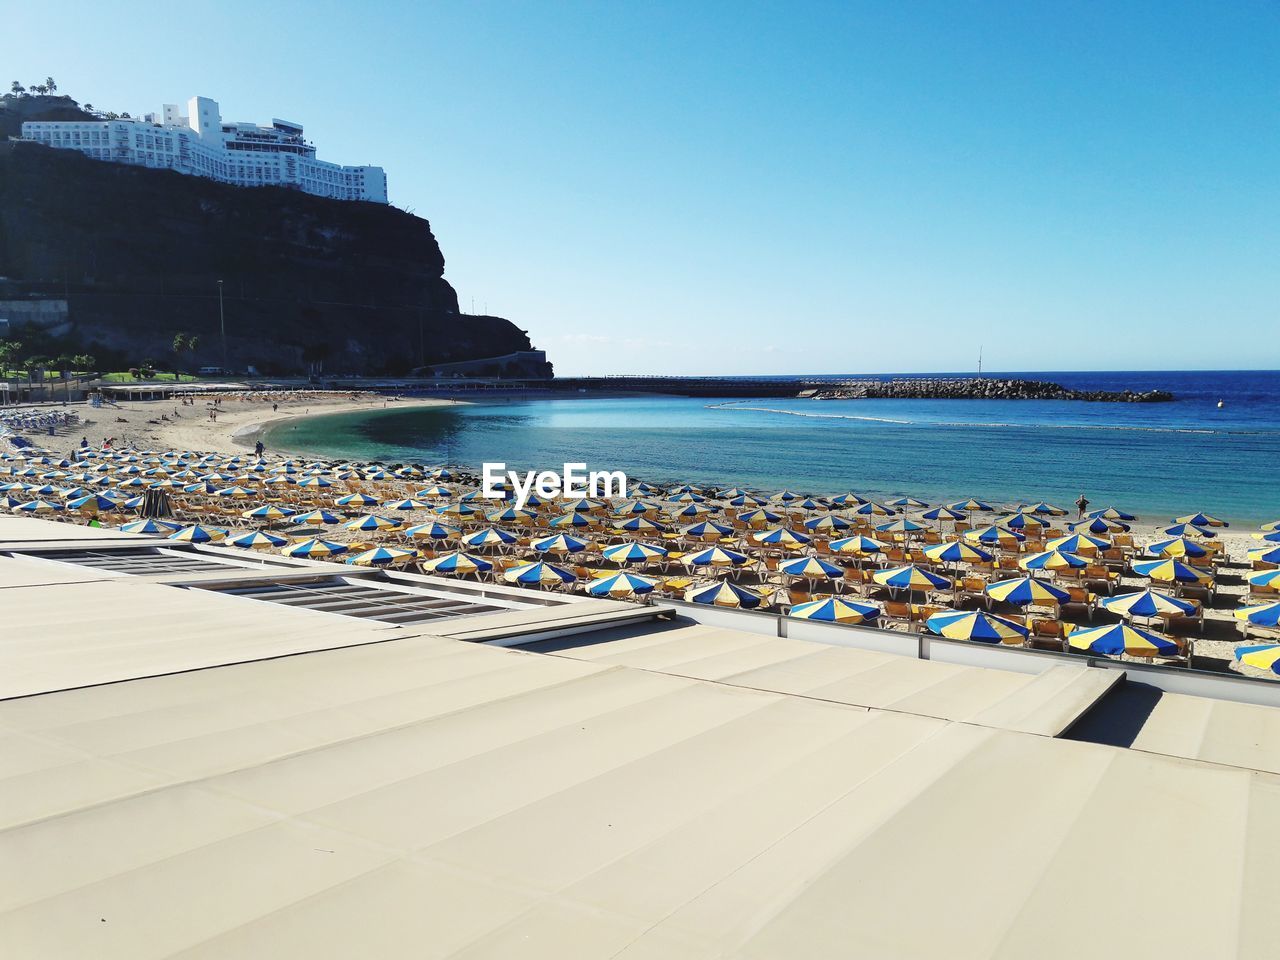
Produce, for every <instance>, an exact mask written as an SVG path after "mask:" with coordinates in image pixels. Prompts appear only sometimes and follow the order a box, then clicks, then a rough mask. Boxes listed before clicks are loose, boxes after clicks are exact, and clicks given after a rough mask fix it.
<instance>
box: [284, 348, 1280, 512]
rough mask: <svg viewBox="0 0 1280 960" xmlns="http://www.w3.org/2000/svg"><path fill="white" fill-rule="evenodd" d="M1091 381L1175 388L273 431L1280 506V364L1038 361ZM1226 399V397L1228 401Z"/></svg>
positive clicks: (313, 447) (1075, 382) (914, 485)
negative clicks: (1105, 394)
mask: <svg viewBox="0 0 1280 960" xmlns="http://www.w3.org/2000/svg"><path fill="white" fill-rule="evenodd" d="M1009 376H1019V377H1032V378H1039V379H1047V380H1054V381H1056V382H1058V383H1063V384H1065V385H1067V386H1071V387H1076V388H1079V389H1101V390H1108V389H1124V388H1126V387H1127V388H1130V389H1147V388H1153V387H1160V388H1164V389H1168V390H1171V391H1172V392H1173V393H1174V394H1175V395H1176V396H1177V398H1178V399H1177V400H1176V401H1175V402H1173V403H1165V404H1119V403H1084V402H1079V401H986V400H843V401H813V400H776V399H767V400H766V399H761V400H720V401H717V400H708V399H703V398H698V399H691V398H682V397H628V398H619V399H606V398H598V399H597V398H590V397H583V398H580V399H569V400H534V401H527V402H509V403H493V404H484V405H480V404H476V405H467V406H454V407H447V408H441V409H438V410H419V411H396V410H394V409H393V410H389V411H386V412H382V411H377V412H373V413H361V414H336V415H333V416H327V417H318V418H315V419H313V420H309V421H304V422H302V423H299V424H285V425H282V426H280V427H277V428H275V429H274V430H273V431H272V432H270V433H269V434H268V436H267V443H268V446H271V447H279V448H286V449H293V450H306V451H308V452H314V453H316V454H318V455H323V456H329V457H341V458H352V459H364V460H371V459H377V460H383V461H386V462H402V461H403V462H422V463H436V462H440V461H444V460H448V461H449V462H453V463H464V464H469V465H473V466H477V467H478V465H479V464H480V463H482V462H485V461H504V462H506V463H507V465H508V467H509V468H511V469H522V470H523V469H533V468H538V469H558V468H559V467H560V465H561V464H563V463H564V462H566V461H585V462H586V463H587V464H588V465H589V467H590V468H591V469H622V470H625V471H626V472H627V474H628V475H629V476H631V477H634V478H637V479H648V480H656V481H668V480H690V481H694V482H703V483H708V482H716V483H733V484H737V485H740V486H746V487H752V488H758V489H762V490H765V491H771V490H776V489H779V488H781V487H783V486H786V487H791V488H793V489H797V490H803V491H806V492H814V493H838V492H842V491H845V490H853V491H856V492H858V493H863V494H865V495H867V496H871V497H876V498H889V497H892V496H897V495H902V494H910V495H913V496H916V497H920V498H921V499H924V500H928V501H931V502H938V501H941V500H953V499H959V498H961V497H968V496H975V497H979V498H982V499H991V500H1015V499H1032V500H1037V499H1042V498H1043V499H1047V500H1050V501H1053V502H1057V503H1059V504H1061V505H1063V506H1067V505H1069V503H1070V502H1071V501H1073V500H1074V499H1075V498H1076V497H1077V496H1079V494H1080V493H1081V492H1082V491H1083V492H1085V493H1086V494H1087V495H1088V497H1089V499H1090V500H1092V501H1093V502H1094V503H1095V504H1096V505H1098V506H1102V505H1105V504H1112V503H1113V504H1116V505H1118V506H1121V507H1123V508H1125V509H1129V510H1132V511H1134V512H1137V513H1140V514H1143V515H1144V516H1150V517H1152V518H1153V519H1159V518H1162V517H1164V516H1169V517H1172V516H1174V515H1175V514H1181V513H1189V512H1192V511H1194V510H1204V511H1206V512H1209V513H1214V514H1218V515H1220V516H1224V517H1227V518H1229V519H1232V520H1234V521H1240V522H1256V521H1261V520H1269V519H1275V518H1276V517H1280V482H1277V466H1278V465H1280V372H1209V373H1203V372H1199V373H1180V372H1174V373H1106V374H1100V373H1088V374H1085V373H1036V374H1032V373H1028V374H1010V375H1009ZM1220 400H1221V401H1223V403H1224V406H1223V408H1222V409H1218V407H1217V404H1218V402H1219V401H1220Z"/></svg>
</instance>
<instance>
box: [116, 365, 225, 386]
mask: <svg viewBox="0 0 1280 960" xmlns="http://www.w3.org/2000/svg"><path fill="white" fill-rule="evenodd" d="M146 374H150V376H146ZM199 379H200V377H197V376H195V375H193V374H190V373H165V372H162V371H159V370H142V369H141V368H135V369H133V370H117V371H115V372H113V373H104V374H102V381H103V382H104V383H137V382H138V381H139V380H146V381H147V382H148V383H194V382H196V381H197V380H199ZM224 379H225V378H224Z"/></svg>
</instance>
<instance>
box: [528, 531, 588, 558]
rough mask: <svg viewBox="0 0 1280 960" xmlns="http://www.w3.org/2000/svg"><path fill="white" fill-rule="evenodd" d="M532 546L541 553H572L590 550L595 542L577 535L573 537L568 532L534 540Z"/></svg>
mask: <svg viewBox="0 0 1280 960" xmlns="http://www.w3.org/2000/svg"><path fill="white" fill-rule="evenodd" d="M530 546H531V547H533V549H535V550H537V551H539V552H540V553H562V554H570V553H581V552H582V551H584V550H590V549H591V547H592V546H593V544H592V543H591V542H590V541H589V540H579V539H578V538H577V537H571V536H569V535H568V534H567V533H557V534H556V535H555V536H552V537H544V538H543V539H541V540H534V541H533V542H532V543H531V544H530Z"/></svg>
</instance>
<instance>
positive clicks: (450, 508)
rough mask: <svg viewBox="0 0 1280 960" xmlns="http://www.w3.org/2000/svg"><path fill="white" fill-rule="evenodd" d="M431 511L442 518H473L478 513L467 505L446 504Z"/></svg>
mask: <svg viewBox="0 0 1280 960" xmlns="http://www.w3.org/2000/svg"><path fill="white" fill-rule="evenodd" d="M432 510H433V511H434V512H435V513H438V514H440V516H442V517H474V516H475V515H476V514H478V513H479V512H480V511H479V510H477V509H476V508H475V507H473V506H471V504H469V503H446V504H442V505H441V506H438V507H432Z"/></svg>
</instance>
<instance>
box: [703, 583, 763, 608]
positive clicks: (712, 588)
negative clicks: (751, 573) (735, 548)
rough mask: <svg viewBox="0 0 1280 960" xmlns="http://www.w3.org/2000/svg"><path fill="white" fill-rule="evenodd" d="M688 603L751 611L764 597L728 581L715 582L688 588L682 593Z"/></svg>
mask: <svg viewBox="0 0 1280 960" xmlns="http://www.w3.org/2000/svg"><path fill="white" fill-rule="evenodd" d="M684 599H685V601H686V602H688V603H703V604H707V605H709V606H715V607H741V608H742V609H744V610H753V609H755V608H756V607H759V606H761V605H762V604H763V603H764V597H762V596H760V594H758V593H756V592H755V591H754V590H748V589H747V588H746V587H740V586H738V585H737V584H736V583H729V582H728V581H716V582H714V583H706V584H702V585H701V586H695V587H690V588H689V589H688V590H686V591H685V592H684Z"/></svg>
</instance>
